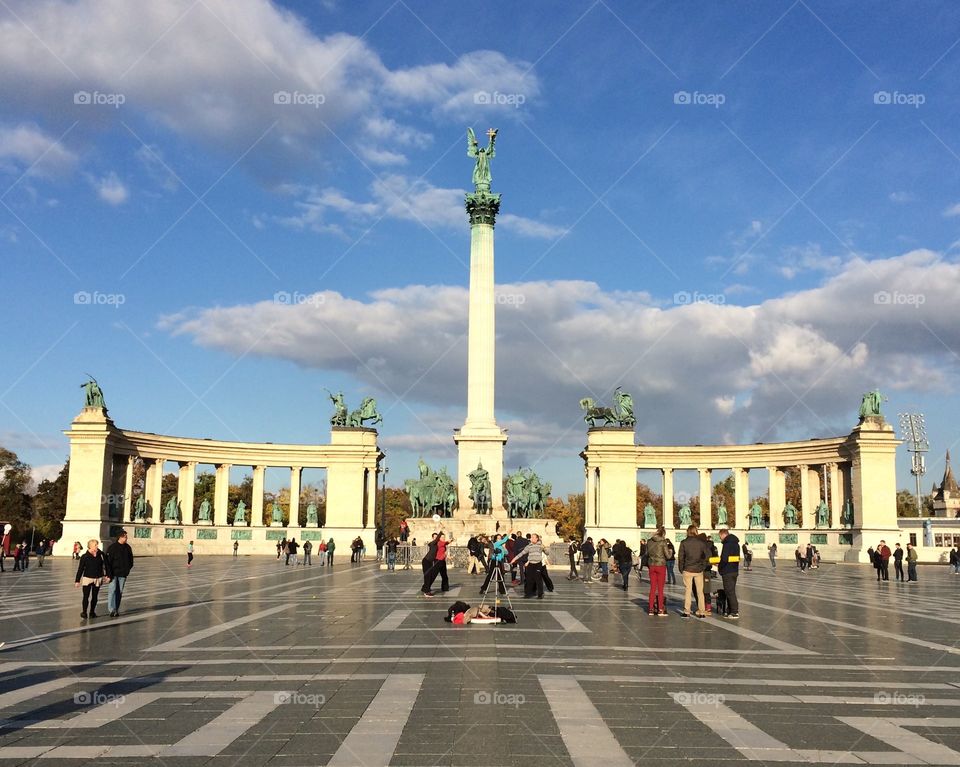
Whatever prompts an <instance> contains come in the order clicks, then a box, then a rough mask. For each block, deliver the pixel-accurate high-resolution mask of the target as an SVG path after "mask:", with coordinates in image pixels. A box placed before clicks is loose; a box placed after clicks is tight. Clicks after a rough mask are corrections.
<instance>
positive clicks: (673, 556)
mask: <svg viewBox="0 0 960 767" xmlns="http://www.w3.org/2000/svg"><path fill="white" fill-rule="evenodd" d="M676 564H677V550H676V549H675V548H674V546H673V541H671V540H670V539H669V538H668V539H667V583H668V584H670V585H671V586H676V585H677V573H676V571H675V568H676Z"/></svg>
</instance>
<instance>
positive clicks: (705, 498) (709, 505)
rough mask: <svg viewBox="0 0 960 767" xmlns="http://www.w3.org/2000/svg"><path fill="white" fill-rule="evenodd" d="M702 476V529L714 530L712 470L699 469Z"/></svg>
mask: <svg viewBox="0 0 960 767" xmlns="http://www.w3.org/2000/svg"><path fill="white" fill-rule="evenodd" d="M697 473H698V474H699V475H700V527H701V529H705V530H710V529H712V528H713V501H712V497H713V485H712V484H711V478H712V476H713V470H712V469H697Z"/></svg>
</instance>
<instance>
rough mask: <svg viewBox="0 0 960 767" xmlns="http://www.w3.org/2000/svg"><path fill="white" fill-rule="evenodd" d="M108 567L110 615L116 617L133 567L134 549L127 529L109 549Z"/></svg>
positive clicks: (108, 605)
mask: <svg viewBox="0 0 960 767" xmlns="http://www.w3.org/2000/svg"><path fill="white" fill-rule="evenodd" d="M106 567H107V575H108V576H110V578H111V580H110V583H109V585H108V588H109V591H107V607H108V608H109V609H110V617H111V618H116V617H117V616H118V615H119V614H120V600H121V599H122V598H123V587H124V586H125V585H126V583H127V576H128V575H130V571H131V570H132V569H133V549H132V548H130V544H129V543H127V531H126V530H121V531H120V534H119V535H118V536H117V540H116V541H114V542H113V543H111V544H110V547H109V548H108V549H107V556H106Z"/></svg>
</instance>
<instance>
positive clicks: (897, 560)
mask: <svg viewBox="0 0 960 767" xmlns="http://www.w3.org/2000/svg"><path fill="white" fill-rule="evenodd" d="M893 577H894V580H898V581H902V580H904V577H903V549H902V548H900V544H899V543H896V544H894V547H893Z"/></svg>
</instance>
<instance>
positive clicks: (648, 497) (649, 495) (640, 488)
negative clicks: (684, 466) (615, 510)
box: [637, 482, 663, 525]
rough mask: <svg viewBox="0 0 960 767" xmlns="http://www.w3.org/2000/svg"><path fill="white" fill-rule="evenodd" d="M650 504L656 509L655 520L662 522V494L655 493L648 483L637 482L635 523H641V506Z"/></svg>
mask: <svg viewBox="0 0 960 767" xmlns="http://www.w3.org/2000/svg"><path fill="white" fill-rule="evenodd" d="M648 503H649V504H651V505H652V506H653V508H654V509H656V510H657V521H658V522H660V524H663V496H662V495H661V494H660V493H655V492H654V491H653V490H652V489H651V488H650V486H649V485H645V484H644V483H643V482H638V483H637V525H641V524H643V508H644V507H645V506H646V505H647V504H648Z"/></svg>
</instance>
